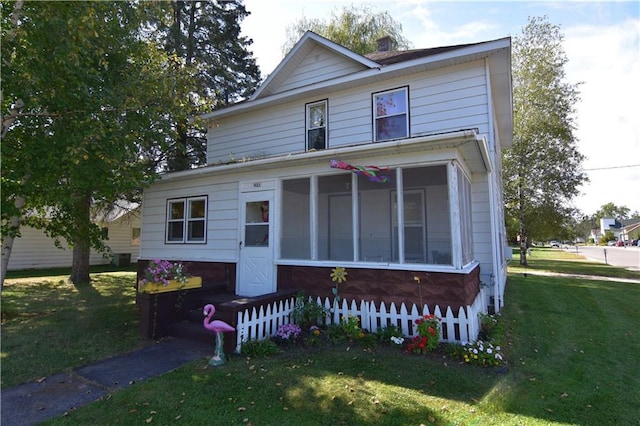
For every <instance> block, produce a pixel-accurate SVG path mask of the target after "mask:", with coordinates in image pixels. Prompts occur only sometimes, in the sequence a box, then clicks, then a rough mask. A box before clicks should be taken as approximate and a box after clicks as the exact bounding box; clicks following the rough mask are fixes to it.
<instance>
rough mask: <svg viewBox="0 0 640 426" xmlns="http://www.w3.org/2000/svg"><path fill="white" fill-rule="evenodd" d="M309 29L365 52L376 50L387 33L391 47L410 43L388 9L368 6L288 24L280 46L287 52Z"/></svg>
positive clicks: (284, 53) (354, 7) (400, 47)
mask: <svg viewBox="0 0 640 426" xmlns="http://www.w3.org/2000/svg"><path fill="white" fill-rule="evenodd" d="M308 30H310V31H313V32H315V33H316V34H319V35H321V36H323V37H325V38H327V39H329V40H331V41H333V42H334V43H337V44H339V45H341V46H344V47H346V48H347V49H349V50H352V51H354V52H356V53H359V54H361V55H364V54H366V53H371V52H375V51H376V49H377V40H378V39H379V38H381V37H384V36H390V37H391V38H392V40H393V48H394V49H408V48H410V47H411V42H409V40H407V39H406V38H405V37H404V36H403V35H402V24H401V23H399V22H398V21H396V20H395V19H393V18H392V17H391V15H389V12H374V11H373V10H372V9H371V7H370V6H367V5H363V6H360V7H358V6H354V5H352V6H351V8H348V7H346V6H345V7H343V8H342V11H341V13H340V14H339V15H338V14H337V12H336V10H334V11H332V12H331V18H330V19H329V21H328V22H327V21H325V20H321V19H308V18H306V17H304V16H303V17H302V18H301V19H300V20H299V21H297V22H296V23H294V24H292V25H289V26H288V27H287V41H286V42H285V44H284V45H283V46H282V52H283V55H286V54H287V53H288V52H289V51H290V50H291V49H292V48H293V46H294V45H295V44H296V43H297V42H298V40H299V39H300V37H302V36H303V35H304V33H305V32H307V31H308Z"/></svg>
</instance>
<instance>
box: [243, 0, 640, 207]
mask: <svg viewBox="0 0 640 426" xmlns="http://www.w3.org/2000/svg"><path fill="white" fill-rule="evenodd" d="M244 3H245V6H246V8H247V10H248V11H249V12H251V13H252V14H251V16H249V17H248V18H246V19H245V20H244V21H243V23H242V27H243V33H244V34H245V35H247V36H249V37H251V38H252V39H253V40H254V44H253V45H252V50H253V52H254V56H255V57H256V58H257V61H258V65H260V69H261V71H262V73H263V75H267V74H269V73H270V72H271V71H273V69H274V68H275V67H276V66H277V65H278V63H279V62H280V60H281V59H282V45H283V44H284V42H285V39H286V27H287V26H288V25H291V24H292V23H294V22H296V21H297V20H299V19H300V18H301V17H302V16H306V17H307V18H320V19H328V18H329V17H330V15H331V12H332V11H333V10H338V11H340V10H341V9H342V7H343V6H347V7H348V6H350V5H351V4H352V3H353V4H360V2H353V1H323V0H317V1H301V0H266V1H265V0H245V2H244ZM366 3H367V4H369V5H370V6H371V7H372V9H373V10H374V11H383V10H386V11H388V12H389V13H390V14H391V16H392V17H393V18H394V19H395V20H396V21H398V22H400V23H401V24H402V29H403V33H404V35H405V37H406V38H408V39H409V40H410V41H411V42H412V43H413V47H414V48H426V47H434V46H445V45H451V44H460V43H473V42H478V41H484V40H492V39H496V38H502V37H506V36H517V35H519V34H520V33H521V29H522V27H523V26H524V25H526V23H527V19H528V17H529V16H543V15H546V16H547V17H548V20H549V22H551V23H553V24H557V25H560V27H561V31H562V32H563V33H564V36H565V43H564V48H565V52H566V54H567V56H568V58H569V63H568V64H567V67H566V72H567V80H568V81H569V82H572V83H578V82H582V84H581V86H580V92H581V101H580V103H579V104H578V105H577V115H576V124H577V127H578V128H577V129H576V135H577V137H578V139H579V149H580V152H582V153H583V154H584V155H586V156H587V160H586V161H585V162H584V169H585V171H586V172H587V174H588V176H589V178H590V179H591V182H590V183H588V184H586V185H584V186H583V187H582V188H581V195H580V196H579V197H577V198H576V199H575V203H574V205H575V206H576V207H578V208H579V209H580V210H582V211H583V212H584V213H585V214H593V213H595V211H596V210H598V209H599V208H600V206H601V205H603V204H605V203H608V202H613V203H614V204H616V205H618V206H626V207H629V208H630V209H631V210H632V211H639V212H640V136H639V135H640V107H639V106H638V105H639V102H638V99H640V82H639V81H640V2H639V1H618V2H593V1H589V2H584V1H583V2H575V1H557V2H546V1H533V2H532V1H509V2H507V1H496V2H483V1H467V2H462V1H424V0H396V1H369V2H366Z"/></svg>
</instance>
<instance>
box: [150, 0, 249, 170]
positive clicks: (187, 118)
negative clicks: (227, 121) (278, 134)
mask: <svg viewBox="0 0 640 426" xmlns="http://www.w3.org/2000/svg"><path fill="white" fill-rule="evenodd" d="M145 6H146V7H147V8H148V9H147V10H148V13H149V17H148V30H149V31H148V37H149V38H150V39H152V40H155V41H157V42H158V43H160V44H161V45H162V46H163V49H164V50H165V52H166V53H167V54H168V55H169V56H170V57H171V59H172V65H173V67H172V71H173V72H174V73H175V78H176V80H177V81H179V84H176V85H175V86H174V88H173V90H174V97H175V99H177V100H178V101H179V102H180V106H181V108H180V110H179V111H178V112H177V113H176V115H174V116H172V117H171V120H172V122H173V123H174V125H175V129H176V138H175V139H174V140H171V141H169V143H170V145H169V149H168V150H167V152H166V156H167V157H166V164H165V169H166V170H169V171H176V170H185V169H189V168H191V167H194V166H198V165H204V164H206V137H205V132H206V129H205V128H203V127H204V126H201V125H200V126H199V124H201V123H198V122H197V121H192V120H191V119H192V118H193V117H195V116H197V115H198V114H202V113H205V112H209V111H211V110H213V109H216V108H218V107H221V106H224V105H227V104H229V103H230V102H234V101H237V100H239V99H242V98H246V97H248V96H249V95H251V94H252V93H253V92H254V91H255V89H256V87H257V85H258V83H259V81H260V71H259V69H258V66H257V64H256V61H255V58H253V56H252V53H251V52H250V51H249V50H248V47H249V46H250V45H251V43H252V42H253V41H252V40H250V39H248V38H246V37H242V36H240V22H241V21H242V20H243V19H244V18H245V17H246V16H248V15H249V13H248V12H247V11H246V9H245V7H244V5H243V4H242V3H241V2H240V1H237V0H226V1H193V0H191V1H176V0H172V1H170V2H157V3H151V4H145Z"/></svg>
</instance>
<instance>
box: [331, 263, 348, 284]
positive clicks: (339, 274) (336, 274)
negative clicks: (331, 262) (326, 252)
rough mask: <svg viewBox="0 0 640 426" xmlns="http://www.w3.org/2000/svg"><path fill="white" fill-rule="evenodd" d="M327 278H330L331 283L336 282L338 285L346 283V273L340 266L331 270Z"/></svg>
mask: <svg viewBox="0 0 640 426" xmlns="http://www.w3.org/2000/svg"><path fill="white" fill-rule="evenodd" d="M329 276H330V277H331V281H333V282H337V283H338V284H339V283H343V282H346V281H347V271H346V270H345V269H344V268H343V267H341V266H338V267H337V268H333V269H332V270H331V274H330V275H329Z"/></svg>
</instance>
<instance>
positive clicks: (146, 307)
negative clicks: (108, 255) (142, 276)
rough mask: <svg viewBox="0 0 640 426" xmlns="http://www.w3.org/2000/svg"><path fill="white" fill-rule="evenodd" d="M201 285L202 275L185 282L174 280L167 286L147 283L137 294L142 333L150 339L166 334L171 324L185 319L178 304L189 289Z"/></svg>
mask: <svg viewBox="0 0 640 426" xmlns="http://www.w3.org/2000/svg"><path fill="white" fill-rule="evenodd" d="M201 287H202V278H201V277H191V278H189V279H188V280H187V282H186V283H185V284H180V283H179V282H177V281H173V280H171V281H170V282H169V285H166V286H165V285H162V284H152V283H148V284H145V286H144V287H143V288H142V289H141V290H139V291H138V294H137V295H136V304H137V305H138V310H139V331H140V335H141V336H143V337H146V338H148V339H157V338H159V337H163V336H166V335H167V329H168V327H169V324H172V323H174V322H177V321H181V320H182V319H184V318H182V317H183V316H184V314H183V313H182V312H181V311H180V309H179V308H178V307H177V306H176V305H179V304H180V300H182V298H184V296H185V293H187V291H189V290H190V289H197V288H201Z"/></svg>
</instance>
